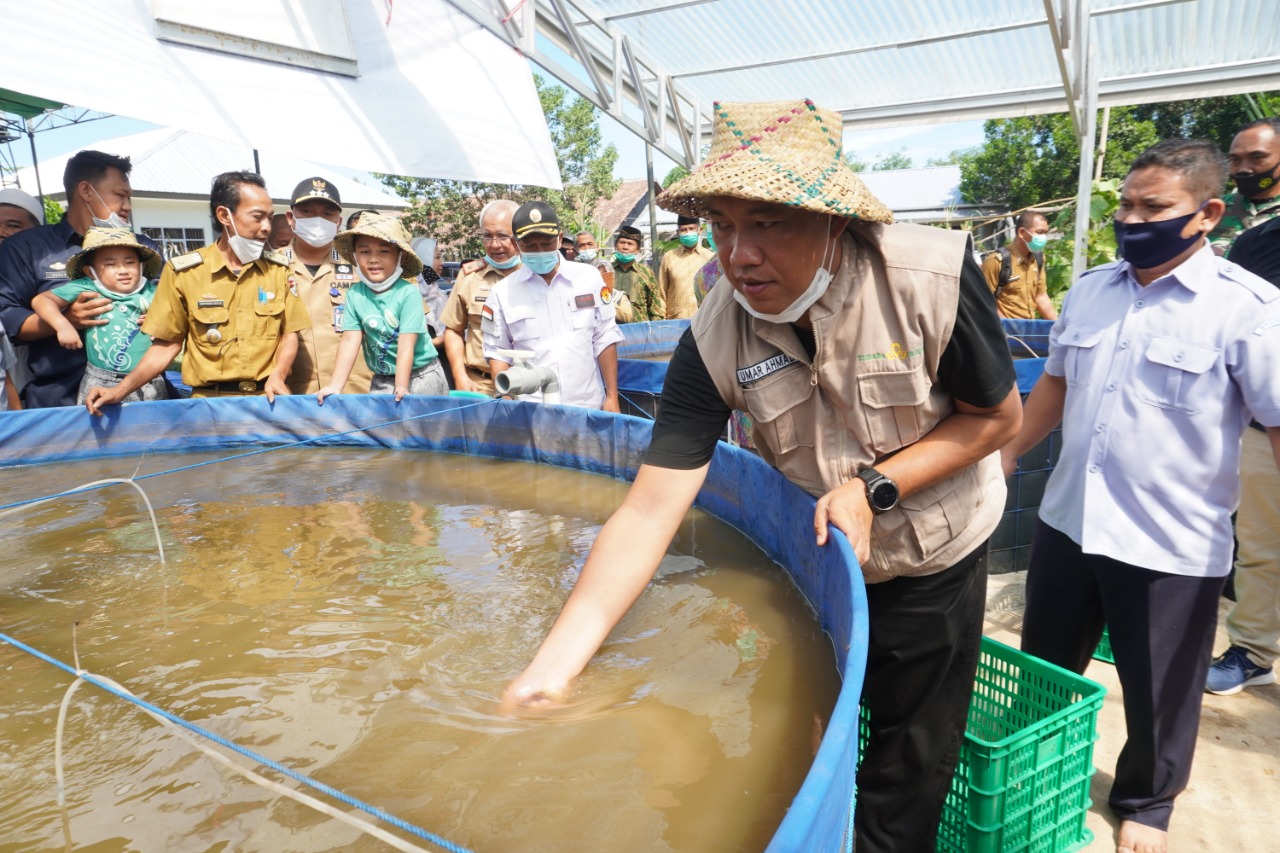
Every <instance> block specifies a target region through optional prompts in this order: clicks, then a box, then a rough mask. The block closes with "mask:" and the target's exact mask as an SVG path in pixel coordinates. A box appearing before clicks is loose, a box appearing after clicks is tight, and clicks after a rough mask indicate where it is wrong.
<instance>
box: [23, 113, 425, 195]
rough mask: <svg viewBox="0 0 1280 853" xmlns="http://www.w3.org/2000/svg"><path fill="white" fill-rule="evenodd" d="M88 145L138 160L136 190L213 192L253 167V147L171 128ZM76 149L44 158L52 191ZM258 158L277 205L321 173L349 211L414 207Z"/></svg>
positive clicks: (29, 181)
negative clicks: (227, 175) (220, 179)
mask: <svg viewBox="0 0 1280 853" xmlns="http://www.w3.org/2000/svg"><path fill="white" fill-rule="evenodd" d="M89 147H92V148H94V149H95V150H98V151H105V152H107V153H110V154H116V155H119V156H122V157H129V158H130V159H131V160H132V162H133V171H132V173H131V174H130V176H129V182H130V184H131V185H132V187H133V191H134V193H135V194H137V195H157V194H160V195H194V196H208V195H209V187H210V183H211V182H212V181H213V177H214V175H217V174H219V173H221V172H227V171H231V170H234V169H248V170H252V169H253V150H252V149H251V148H248V147H247V146H244V145H237V144H236V143H234V142H223V141H222V140H220V139H213V138H211V137H208V136H201V135H200V134H198V133H192V132H191V131H189V130H175V129H174V128H168V127H165V128H159V129H157V130H148V131H143V132H142V133H134V134H130V135H128V136H120V137H117V138H115V139H106V140H103V141H101V142H95V143H93V145H92V146H89ZM73 154H75V152H74V151H72V152H68V153H66V154H62V155H59V156H57V157H50V158H48V159H43V160H41V161H40V177H41V178H42V179H43V184H44V186H45V187H47V188H49V190H50V192H49V194H50V195H55V196H59V197H60V196H61V194H62V193H61V180H62V172H63V169H65V168H66V165H67V160H69V159H71V157H72V155H73ZM258 160H259V163H260V164H261V167H262V176H263V178H265V179H266V182H267V191H268V192H270V193H271V197H272V199H274V200H275V202H276V203H277V204H283V205H287V204H288V203H289V199H288V195H289V193H291V192H292V191H293V188H294V187H295V186H297V184H298V182H299V181H301V180H302V179H304V178H310V177H316V176H320V177H323V178H325V179H326V180H328V181H329V182H330V183H332V184H333V185H334V186H335V187H337V188H338V193H339V194H340V195H341V197H342V206H343V207H344V208H346V209H348V210H353V209H357V208H362V207H370V208H379V209H388V208H390V209H397V210H400V209H404V208H407V207H408V206H409V203H408V202H406V201H405V200H404V199H402V198H400V197H399V196H394V195H390V194H388V193H385V192H382V191H381V190H379V189H375V188H373V187H368V186H365V185H364V184H361V183H359V182H358V181H354V180H352V179H350V178H348V177H345V176H343V175H341V174H338V173H336V172H335V171H334V170H333V169H331V168H329V167H327V166H323V165H320V164H319V163H313V162H311V161H309V160H303V159H300V158H297V157H289V156H286V155H283V154H274V153H266V152H260V153H259V155H258ZM18 179H19V181H21V183H22V186H24V187H25V186H31V187H34V186H35V185H36V181H35V175H34V174H33V173H32V171H31V169H30V168H27V169H24V170H22V171H21V172H19V174H18ZM55 187H57V188H58V189H57V190H56V191H55V190H54V188H55Z"/></svg>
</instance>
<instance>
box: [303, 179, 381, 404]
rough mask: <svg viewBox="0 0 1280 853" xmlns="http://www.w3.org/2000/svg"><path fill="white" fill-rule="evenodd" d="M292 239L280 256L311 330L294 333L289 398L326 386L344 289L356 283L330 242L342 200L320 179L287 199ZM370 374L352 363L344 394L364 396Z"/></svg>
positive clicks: (351, 269)
mask: <svg viewBox="0 0 1280 853" xmlns="http://www.w3.org/2000/svg"><path fill="white" fill-rule="evenodd" d="M285 216H286V217H287V218H288V220H289V227H290V228H292V229H293V240H292V241H291V242H290V243H289V245H288V246H287V247H285V248H284V249H283V250H282V251H281V254H283V255H284V257H285V259H286V260H287V261H288V262H289V289H290V290H292V291H293V292H294V293H295V294H297V295H298V298H300V299H301V300H302V304H303V305H305V306H306V308H307V315H308V316H309V317H310V318H311V328H309V329H303V330H302V331H301V332H299V333H298V356H297V358H296V359H295V360H294V362H293V373H291V374H290V375H289V391H290V392H291V393H293V394H315V393H316V392H317V391H319V390H320V386H322V385H325V384H326V383H328V381H329V379H330V376H331V374H332V373H333V364H334V361H335V360H336V359H337V357H338V342H339V341H340V340H341V339H342V331H341V329H342V312H343V310H344V303H345V301H346V298H347V288H349V287H351V285H352V284H354V283H355V281H356V272H355V267H354V266H352V265H351V261H350V259H348V258H344V257H342V256H340V255H339V254H338V250H337V249H335V248H334V247H333V238H334V237H335V236H337V234H338V228H339V226H340V225H341V224H342V196H341V195H339V194H338V188H337V187H335V186H334V185H333V184H331V183H330V182H329V181H328V180H326V179H325V178H320V177H316V178H306V179H304V180H303V181H301V182H300V183H299V184H298V185H297V186H296V187H294V188H293V193H292V195H290V196H289V212H288V213H286V214H285ZM371 378H372V374H371V373H370V372H369V367H368V365H366V364H365V363H364V359H360V358H358V359H356V364H355V366H354V367H353V368H352V370H351V377H350V378H349V379H347V384H346V385H345V386H344V387H343V393H346V394H368V393H369V381H370V379H371Z"/></svg>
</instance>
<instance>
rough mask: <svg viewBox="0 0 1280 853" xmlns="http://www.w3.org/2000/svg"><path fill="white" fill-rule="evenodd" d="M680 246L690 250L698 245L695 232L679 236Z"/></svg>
mask: <svg viewBox="0 0 1280 853" xmlns="http://www.w3.org/2000/svg"><path fill="white" fill-rule="evenodd" d="M680 245H681V246H684V247H685V248H686V249H692V248H693V247H694V246H696V245H698V234H697V232H696V231H695V232H694V233H692V234H681V235H680Z"/></svg>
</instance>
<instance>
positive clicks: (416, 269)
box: [333, 213, 422, 280]
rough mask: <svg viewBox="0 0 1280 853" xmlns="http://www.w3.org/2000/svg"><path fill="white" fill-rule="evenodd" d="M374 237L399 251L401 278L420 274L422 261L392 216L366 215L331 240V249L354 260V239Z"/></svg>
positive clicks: (405, 232) (412, 277) (397, 220)
mask: <svg viewBox="0 0 1280 853" xmlns="http://www.w3.org/2000/svg"><path fill="white" fill-rule="evenodd" d="M357 237H375V238H377V239H379V240H381V241H382V242H384V243H391V244H392V245H393V246H395V247H396V248H397V249H399V250H400V269H401V272H400V275H401V277H403V278H407V279H410V280H412V279H415V278H417V277H418V274H419V273H421V272H422V259H421V258H419V257H418V255H417V253H416V252H414V251H413V247H412V246H410V245H409V232H408V231H405V230H404V226H403V225H401V224H400V220H399V219H397V218H395V217H394V216H378V215H375V214H372V213H366V214H364V215H363V216H361V217H360V218H359V219H358V220H356V224H355V225H354V226H352V227H351V228H349V229H347V230H346V231H343V232H342V233H341V234H339V235H338V236H337V237H335V238H334V240H333V248H335V249H337V250H338V254H339V255H342V257H344V258H352V259H354V258H355V252H354V251H353V250H354V249H355V245H356V238H357Z"/></svg>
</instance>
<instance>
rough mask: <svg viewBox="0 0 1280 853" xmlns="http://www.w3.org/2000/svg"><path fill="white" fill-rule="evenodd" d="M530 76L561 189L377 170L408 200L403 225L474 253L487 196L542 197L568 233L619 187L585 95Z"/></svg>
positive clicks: (610, 151) (610, 150) (585, 225)
mask: <svg viewBox="0 0 1280 853" xmlns="http://www.w3.org/2000/svg"><path fill="white" fill-rule="evenodd" d="M533 82H534V86H535V87H536V88H537V91H538V100H539V101H540V102H541V104H542V112H543V114H544V115H545V116H546V120H547V130H548V131H549V132H550V134H551V146H552V149H553V150H554V151H555V153H556V162H557V163H558V165H559V167H560V180H561V182H562V183H563V184H564V189H563V190H551V189H547V188H545V187H535V186H531V185H527V184H492V183H484V182H481V181H448V180H441V179H437V178H415V177H406V176H403V175H381V174H380V175H376V177H377V178H378V179H379V180H380V181H382V183H383V185H384V186H386V187H388V188H389V189H391V190H392V191H394V192H395V193H396V194H397V195H399V196H400V197H401V198H404V199H407V200H408V201H410V202H412V206H411V207H410V209H409V211H408V212H407V213H406V215H405V218H404V222H405V225H406V227H408V228H410V229H411V230H416V231H421V232H423V233H426V234H429V235H431V236H433V237H435V238H437V239H438V240H440V241H441V243H442V244H443V245H444V246H446V247H447V248H448V249H451V250H452V251H454V252H457V253H458V254H459V255H460V256H461V257H478V256H479V255H481V254H483V253H484V248H483V246H482V245H481V243H480V238H479V236H478V232H479V228H478V224H479V223H478V217H479V215H480V210H481V209H482V208H483V207H484V206H485V205H486V204H488V203H489V202H490V201H494V200H495V199H500V198H509V199H511V200H513V201H516V202H521V203H522V202H525V201H532V200H542V201H546V202H547V203H548V204H550V205H551V206H552V207H554V208H555V209H556V213H557V215H558V216H559V217H560V223H561V225H562V226H564V229H565V230H566V231H569V232H570V233H572V232H574V231H578V230H582V229H587V230H590V229H591V226H592V224H593V222H592V219H591V214H592V212H593V211H594V209H595V206H596V204H597V202H599V200H600V199H602V198H608V197H610V196H612V195H613V194H614V192H616V191H617V189H618V183H619V182H618V181H617V180H615V179H614V177H613V167H614V165H615V164H616V163H617V160H618V150H617V148H615V147H614V146H613V145H609V146H608V147H606V148H604V149H603V150H601V148H600V143H601V141H602V139H601V135H600V123H599V116H598V115H597V112H596V109H595V107H594V106H592V105H591V103H590V102H589V101H585V100H583V99H581V98H578V97H573V96H570V95H569V92H568V90H566V89H565V88H563V87H561V86H556V85H550V84H547V83H546V82H545V81H544V80H543V79H542V78H541V77H540V76H538V75H536V74H535V75H534V77H533Z"/></svg>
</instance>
